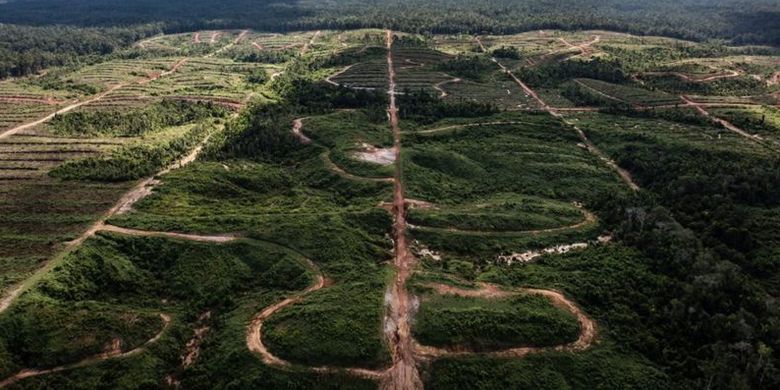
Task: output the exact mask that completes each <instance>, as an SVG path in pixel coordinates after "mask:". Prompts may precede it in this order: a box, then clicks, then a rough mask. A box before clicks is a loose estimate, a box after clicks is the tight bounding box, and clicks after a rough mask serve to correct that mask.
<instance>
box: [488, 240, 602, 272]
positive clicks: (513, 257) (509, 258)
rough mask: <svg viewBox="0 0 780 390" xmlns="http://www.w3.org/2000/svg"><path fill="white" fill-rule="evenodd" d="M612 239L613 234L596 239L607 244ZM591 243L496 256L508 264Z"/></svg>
mask: <svg viewBox="0 0 780 390" xmlns="http://www.w3.org/2000/svg"><path fill="white" fill-rule="evenodd" d="M610 241H612V236H608V235H605V236H599V237H598V239H597V240H596V243H597V244H606V243H608V242H610ZM590 245H591V243H587V242H575V243H572V244H561V245H556V246H551V247H549V248H544V249H539V250H528V251H525V252H514V253H510V254H508V255H499V256H498V257H497V258H496V261H497V262H498V263H500V264H506V265H512V263H528V262H530V261H532V260H534V259H536V258H538V257H541V256H544V255H562V254H564V253H569V252H571V251H574V250H582V249H586V248H587V247H589V246H590Z"/></svg>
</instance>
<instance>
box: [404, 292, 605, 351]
mask: <svg viewBox="0 0 780 390" xmlns="http://www.w3.org/2000/svg"><path fill="white" fill-rule="evenodd" d="M478 286H479V289H475V290H470V289H462V288H458V287H453V286H449V285H445V284H440V283H430V284H427V285H426V287H430V288H433V289H434V290H435V291H436V292H437V293H439V294H449V295H457V296H462V297H479V298H486V299H495V298H503V297H508V296H512V295H518V294H534V295H542V296H544V297H546V298H548V299H550V301H551V303H552V304H553V305H555V306H556V307H558V308H560V309H563V310H565V311H568V312H569V313H571V314H573V315H574V316H575V317H576V318H577V322H579V324H580V335H579V337H578V338H577V340H575V341H573V342H571V343H568V344H563V345H558V346H554V347H517V348H509V349H504V350H500V351H495V352H487V353H483V355H488V356H497V357H515V358H517V357H523V356H526V355H528V354H532V353H539V352H546V351H566V352H579V351H583V350H585V349H587V348H589V347H590V346H591V345H593V343H594V342H595V340H596V336H597V330H596V322H595V321H594V320H592V319H591V318H590V317H588V316H587V315H586V314H585V313H584V312H583V311H582V310H581V309H580V308H579V307H578V306H577V305H576V304H575V303H574V302H572V301H571V300H569V299H568V298H566V296H564V295H563V293H561V292H560V291H556V290H545V289H537V288H520V289H514V290H505V289H502V288H501V287H499V286H497V285H493V284H489V283H478ZM415 353H416V354H417V355H418V356H419V357H421V358H423V359H431V358H439V357H444V356H465V355H471V354H474V353H475V352H471V351H467V350H464V349H463V348H437V347H431V346H424V345H420V344H419V343H417V342H416V341H415Z"/></svg>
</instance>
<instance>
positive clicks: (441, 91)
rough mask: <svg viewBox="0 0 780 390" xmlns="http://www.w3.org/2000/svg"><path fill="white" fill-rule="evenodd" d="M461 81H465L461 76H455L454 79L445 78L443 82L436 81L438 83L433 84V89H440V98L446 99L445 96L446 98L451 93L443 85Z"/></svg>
mask: <svg viewBox="0 0 780 390" xmlns="http://www.w3.org/2000/svg"><path fill="white" fill-rule="evenodd" d="M461 81H463V80H462V79H460V78H458V77H455V78H453V79H450V80H444V81H442V82H439V83H436V84H434V85H433V89H435V90H437V91H439V98H440V99H444V98H446V97H447V96H449V93H448V92H447V91H445V90H444V88H442V87H443V86H444V85H445V84H452V83H459V82H461Z"/></svg>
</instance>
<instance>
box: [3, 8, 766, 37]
mask: <svg viewBox="0 0 780 390" xmlns="http://www.w3.org/2000/svg"><path fill="white" fill-rule="evenodd" d="M182 4H183V3H182V2H179V1H165V2H162V1H150V0H138V1H132V2H128V1H120V0H77V1H65V0H16V1H10V2H8V3H7V4H4V5H0V22H4V23H18V24H53V23H57V24H77V25H89V26H116V25H135V24H144V23H150V22H163V23H164V24H165V26H166V29H167V30H169V31H175V30H192V29H196V28H212V27H215V28H216V27H218V28H245V27H246V28H249V27H251V28H256V29H263V30H287V31H292V30H306V29H315V28H327V29H353V28H362V27H392V28H394V29H397V30H405V31H412V32H433V33H481V32H487V33H515V32H520V31H528V30H536V29H549V28H560V29H587V28H602V29H609V30H617V31H626V32H631V33H636V34H654V35H670V36H676V37H683V38H691V39H706V38H723V39H733V40H734V41H735V42H737V43H749V42H755V43H775V44H776V43H780V26H778V23H777V19H778V18H780V6H778V3H777V2H775V1H772V0H758V1H744V0H720V1H713V0H704V1H700V0H681V1H671V0H658V1H650V2H648V1H642V0H627V1H621V0H609V1H601V0H586V1H576V0H565V1H556V2H550V1H543V0H526V1H514V0H483V1H476V2H475V1H467V0H433V1H432V0H390V1H387V0H368V1H365V0H341V1H327V2H324V1H316V0H299V1H290V0H261V1H253V0H230V1H216V2H215V1H205V0H194V1H187V2H185V3H184V4H186V6H182Z"/></svg>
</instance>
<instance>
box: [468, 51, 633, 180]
mask: <svg viewBox="0 0 780 390" xmlns="http://www.w3.org/2000/svg"><path fill="white" fill-rule="evenodd" d="M477 42H480V45H481V41H480V40H479V38H478V37H477ZM491 60H492V61H493V62H495V63H496V65H498V67H499V68H501V70H502V71H504V73H506V74H507V75H509V77H511V78H512V80H514V82H515V83H516V84H517V85H518V86H520V88H521V89H522V90H523V91H524V92H525V93H526V95H528V96H530V97H531V98H532V99H534V100H535V101H536V102H537V103H538V104H539V106H540V107H541V108H542V109H543V110H544V111H547V112H548V113H549V114H550V115H552V116H554V117H556V118H559V119H561V121H562V122H563V123H565V124H566V125H568V126H570V127H571V128H573V129H574V130H575V131H576V132H577V135H578V136H579V137H580V140H581V141H582V143H583V144H584V145H585V147H586V148H587V149H588V151H589V152H591V153H592V154H593V155H595V156H596V157H598V158H599V159H600V160H602V161H604V162H605V163H606V164H607V165H608V166H609V167H610V168H612V169H613V170H614V171H615V172H617V174H618V176H620V178H621V179H622V180H623V181H624V182H625V183H626V184H627V185H628V186H629V187H630V188H631V189H632V190H634V191H637V190H639V186H638V185H637V184H636V183H635V182H634V180H633V178H632V177H631V174H630V173H628V171H626V170H625V169H623V168H620V167H619V166H618V165H617V163H616V162H615V161H614V160H612V159H610V158H609V157H607V156H606V155H605V154H604V153H603V152H602V151H601V150H599V149H598V148H597V147H596V146H595V145H593V143H592V142H590V139H589V138H588V136H587V135H586V134H585V132H584V131H582V129H580V128H579V127H578V126H577V125H575V124H574V123H572V122H571V121H569V120H567V119H565V118H564V117H563V115H562V114H561V113H560V112H558V111H557V110H556V109H555V108H554V107H550V106H549V105H548V104H547V103H545V101H544V100H542V98H540V97H539V95H537V94H536V92H534V90H533V89H531V88H530V87H529V86H528V85H526V84H525V83H524V82H523V81H522V80H520V79H519V78H517V76H515V75H514V73H512V71H510V70H509V69H507V68H506V67H505V66H504V65H503V64H501V63H500V62H499V61H498V60H497V59H495V58H491Z"/></svg>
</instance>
